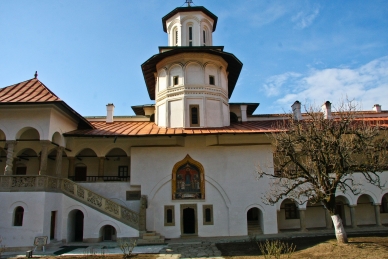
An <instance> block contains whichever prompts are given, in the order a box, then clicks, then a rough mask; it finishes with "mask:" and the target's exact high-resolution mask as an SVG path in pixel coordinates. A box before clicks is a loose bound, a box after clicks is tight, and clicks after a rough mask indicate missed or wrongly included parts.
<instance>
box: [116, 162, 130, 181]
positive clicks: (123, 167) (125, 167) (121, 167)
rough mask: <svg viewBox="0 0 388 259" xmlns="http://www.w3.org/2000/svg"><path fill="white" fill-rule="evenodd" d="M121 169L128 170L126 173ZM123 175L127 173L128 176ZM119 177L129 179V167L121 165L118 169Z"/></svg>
mask: <svg viewBox="0 0 388 259" xmlns="http://www.w3.org/2000/svg"><path fill="white" fill-rule="evenodd" d="M120 169H126V172H125V170H124V172H120ZM121 173H126V175H121ZM117 176H118V177H119V178H121V177H128V176H129V168H128V166H127V165H119V166H118V168H117Z"/></svg>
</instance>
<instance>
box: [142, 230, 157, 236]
mask: <svg viewBox="0 0 388 259" xmlns="http://www.w3.org/2000/svg"><path fill="white" fill-rule="evenodd" d="M156 234H157V233H156V232H155V231H147V232H143V233H140V235H141V236H143V237H145V236H155V235H156Z"/></svg>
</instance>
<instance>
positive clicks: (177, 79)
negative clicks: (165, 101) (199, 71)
mask: <svg viewBox="0 0 388 259" xmlns="http://www.w3.org/2000/svg"><path fill="white" fill-rule="evenodd" d="M172 85H174V86H175V85H179V76H173V77H172Z"/></svg>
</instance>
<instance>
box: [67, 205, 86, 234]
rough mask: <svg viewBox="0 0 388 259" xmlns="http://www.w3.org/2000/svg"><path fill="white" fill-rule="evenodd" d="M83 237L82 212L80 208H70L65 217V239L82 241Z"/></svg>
mask: <svg viewBox="0 0 388 259" xmlns="http://www.w3.org/2000/svg"><path fill="white" fill-rule="evenodd" d="M83 237H84V214H83V212H82V211H80V210H77V209H75V210H72V211H70V212H69V217H68V219H67V240H68V242H83Z"/></svg>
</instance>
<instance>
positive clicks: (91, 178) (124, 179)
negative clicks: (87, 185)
mask: <svg viewBox="0 0 388 259" xmlns="http://www.w3.org/2000/svg"><path fill="white" fill-rule="evenodd" d="M68 178H69V179H70V180H72V181H74V182H129V181H130V177H129V176H97V175H87V176H85V177H84V178H82V177H77V176H69V177H68Z"/></svg>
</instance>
